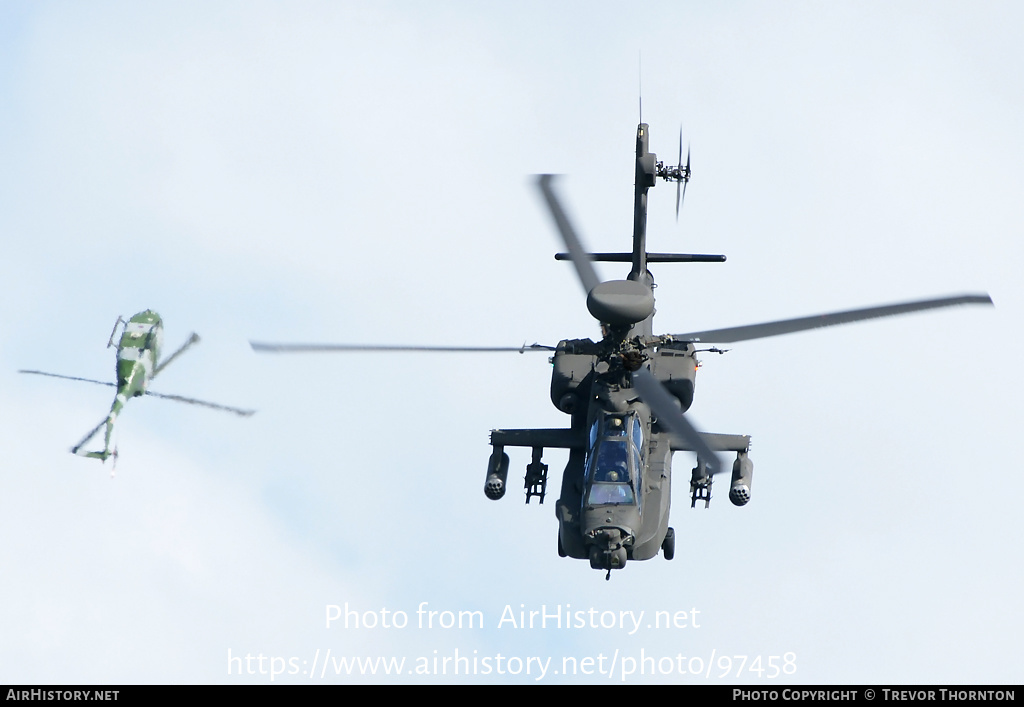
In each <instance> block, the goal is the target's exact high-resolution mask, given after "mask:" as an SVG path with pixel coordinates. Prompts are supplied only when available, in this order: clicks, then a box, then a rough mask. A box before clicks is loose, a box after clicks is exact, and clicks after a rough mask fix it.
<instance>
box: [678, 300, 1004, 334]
mask: <svg viewBox="0 0 1024 707" xmlns="http://www.w3.org/2000/svg"><path fill="white" fill-rule="evenodd" d="M959 304H992V298H991V297H989V296H988V295H987V294H980V295H956V296H952V297H940V298H938V299H928V300H920V301H916V302H901V303H898V304H888V305H883V306H881V307H866V308H864V309H850V310H846V311H844V312H829V313H825V314H815V315H812V316H809V317H798V318H796V319H780V320H779V321H775V322H765V323H763V324H748V325H747V326H738V327H732V328H728V329H708V330H707V331H694V332H688V333H686V334H672V335H671V336H669V337H666V338H667V339H670V340H672V341H691V342H700V343H717V344H731V343H735V342H737V341H749V340H751V339H763V338H765V337H769V336H780V335H782V334H792V333H794V332H798V331H806V330H808V329H818V328H820V327H827V326H836V325H838V324H850V323H852V322H859V321H862V320H864V319H878V318H880V317H891V316H895V315H897V314H907V313H909V312H920V311H923V310H926V309H938V308H940V307H952V306H954V305H959Z"/></svg>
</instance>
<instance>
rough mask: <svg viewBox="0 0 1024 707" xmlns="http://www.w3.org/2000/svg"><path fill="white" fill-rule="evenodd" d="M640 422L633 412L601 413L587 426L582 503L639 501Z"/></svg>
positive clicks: (635, 502)
mask: <svg viewBox="0 0 1024 707" xmlns="http://www.w3.org/2000/svg"><path fill="white" fill-rule="evenodd" d="M643 448H644V444H643V425H642V424H641V423H640V419H639V417H638V416H637V415H636V413H632V412H630V413H625V414H607V413H606V414H604V415H602V416H601V417H600V418H598V419H597V420H595V421H594V424H593V426H592V427H591V429H590V452H589V454H588V457H587V492H586V494H585V505H588V506H600V505H610V504H626V503H630V504H638V494H637V493H636V489H638V488H640V476H641V473H642V470H643V463H642V458H641V451H640V450H642V449H643Z"/></svg>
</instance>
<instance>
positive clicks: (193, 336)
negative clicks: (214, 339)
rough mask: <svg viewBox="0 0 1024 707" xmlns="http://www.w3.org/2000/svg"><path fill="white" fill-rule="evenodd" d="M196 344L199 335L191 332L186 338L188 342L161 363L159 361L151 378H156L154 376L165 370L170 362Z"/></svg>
mask: <svg viewBox="0 0 1024 707" xmlns="http://www.w3.org/2000/svg"><path fill="white" fill-rule="evenodd" d="M198 343H199V335H198V334H196V333H195V332H192V334H191V336H189V337H188V341H186V342H185V343H184V344H182V345H181V348H179V349H178V350H177V351H175V352H174V353H172V354H171V355H170V356H168V357H167V358H165V359H164V360H163V361H161V362H160V363H158V364H157V367H156V369H155V370H154V371H153V377H154V378H156V376H157V375H158V374H159V373H160V371H162V370H164V369H165V368H167V366H169V365H170V364H171V361H173V360H174V359H176V358H178V356H181V355H182V354H183V353H185V352H186V351H188V349H189V348H190V347H191V346H192V345H193V344H198Z"/></svg>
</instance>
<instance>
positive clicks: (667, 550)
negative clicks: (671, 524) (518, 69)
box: [661, 528, 676, 560]
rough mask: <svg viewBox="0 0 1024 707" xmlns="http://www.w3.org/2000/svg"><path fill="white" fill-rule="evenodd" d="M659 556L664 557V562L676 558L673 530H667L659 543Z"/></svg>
mask: <svg viewBox="0 0 1024 707" xmlns="http://www.w3.org/2000/svg"><path fill="white" fill-rule="evenodd" d="M661 554H662V555H664V556H665V559H666V560H671V559H672V558H673V557H675V556H676V531H675V529H673V528H669V529H668V532H667V533H665V539H664V540H662V541H661Z"/></svg>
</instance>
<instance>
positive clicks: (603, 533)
mask: <svg viewBox="0 0 1024 707" xmlns="http://www.w3.org/2000/svg"><path fill="white" fill-rule="evenodd" d="M647 145H648V130H647V125H646V124H643V123H641V124H640V126H639V127H638V130H637V138H636V182H635V194H634V212H633V250H632V252H631V253H588V252H586V251H585V250H584V248H583V247H582V245H581V243H580V239H579V238H578V237H577V235H576V233H575V231H574V229H573V227H572V225H571V224H570V222H569V220H568V218H567V217H566V215H565V212H564V211H563V209H562V207H561V204H560V202H559V200H558V199H557V197H556V196H555V193H554V191H553V190H552V187H551V181H552V179H553V177H552V176H551V175H540V176H539V177H538V187H539V188H540V191H541V194H542V195H543V198H544V200H545V202H546V204H547V207H548V209H549V210H550V212H551V216H552V217H553V219H554V222H555V226H556V227H557V229H558V232H559V234H560V235H561V237H562V240H563V241H564V243H565V245H566V248H567V249H568V253H558V254H557V255H556V256H555V257H556V258H557V259H559V260H571V261H572V262H573V264H574V265H575V269H576V272H577V275H578V276H579V279H580V282H581V283H582V285H583V289H584V291H585V292H586V295H587V309H588V310H589V312H590V314H591V315H592V316H593V317H594V318H595V319H597V320H598V322H599V323H600V325H601V334H602V338H601V339H600V340H599V341H596V342H595V341H592V340H590V339H572V340H563V341H560V342H559V343H558V345H557V346H555V347H551V346H542V345H539V344H533V345H531V346H526V345H524V346H522V347H494V348H491V347H453V346H375V345H361V344H265V343H255V342H252V343H251V345H252V347H253V349H254V350H256V351H262V352H276V353H288V352H322V351H348V352H353V351H470V352H472V351H518V352H520V353H523V352H526V351H547V352H552V353H553V355H552V357H551V363H552V365H553V372H552V377H551V402H552V403H553V404H554V405H555V407H557V408H558V409H559V410H561V411H562V412H564V413H566V414H568V415H569V416H570V419H571V422H570V425H569V427H566V428H557V429H495V430H492V431H491V440H490V444H491V447H492V448H493V451H492V453H491V456H490V460H489V462H488V465H487V476H486V481H485V485H484V492H485V494H486V495H487V497H488V498H490V499H493V500H497V499H500V498H501V497H502V496H504V494H505V488H506V481H507V478H508V467H509V457H508V454H506V453H505V451H504V449H505V447H528V448H530V449H532V460H531V462H530V463H529V464H528V465H527V467H526V477H525V490H526V503H529V502H530V499H531V498H533V497H537V498H539V500H540V502H541V503H543V502H544V497H545V494H546V492H547V481H548V466H547V464H544V463H543V461H542V457H543V453H544V450H545V449H550V448H562V449H568V450H569V461H568V463H567V464H566V467H565V471H564V472H563V474H562V485H561V496H560V498H559V499H558V501H557V502H556V504H555V515H556V516H557V518H558V525H559V528H558V554H559V555H560V556H562V557H566V556H568V557H573V558H578V559H589V560H590V566H591V567H593V568H594V569H598V570H607V574H606V575H605V578H606V579H608V578H609V577H610V576H611V570H613V569H621V568H623V567H624V566H625V565H626V562H627V561H629V560H647V559H650V558H652V557H654V556H655V555H657V554H658V552H659V550H660V551H661V553H662V554H663V555H664V557H665V559H668V560H671V559H672V558H673V557H674V555H675V531H674V530H673V528H671V527H669V524H668V523H669V505H670V501H671V471H672V453H673V452H676V451H691V452H696V455H697V464H696V466H695V468H694V469H693V471H692V474H691V478H690V499H691V502H690V505H691V507H694V506H696V504H697V502H698V501H704V504H705V507H707V506H708V505H709V504H710V501H711V486H712V481H713V479H714V477H715V475H716V474H718V473H721V472H723V471H725V469H726V467H725V465H724V464H723V462H722V461H721V459H720V458H719V454H718V453H719V452H735V453H736V459H735V461H734V462H733V464H732V481H731V485H730V490H729V498H730V500H731V501H732V502H733V503H734V504H735V505H737V506H742V505H745V504H746V503H747V502H748V501H749V500H750V487H751V480H752V476H753V463H752V462H751V460H750V458H749V456H748V452H749V450H750V437H749V436H747V435H735V434H704V433H701V432H698V431H697V430H696V429H695V428H694V426H693V425H692V424H691V423H690V422H689V421H688V420H687V418H686V416H685V415H684V413H685V412H686V411H687V410H688V409H689V407H690V405H691V403H692V402H693V393H694V381H695V378H696V373H697V368H698V365H699V364H698V361H697V353H699V352H700V351H709V352H715V353H723V351H722V350H721V349H718V348H714V347H712V348H706V349H701V350H698V349H697V348H696V346H697V345H698V344H700V345H706V344H722V343H733V342H737V341H746V340H750V339H758V338H763V337H769V336H778V335H780V334H788V333H792V332H798V331H804V330H807V329H813V328H818V327H825V326H833V325H837V324H847V323H850V322H856V321H861V320H864V319H872V318H877V317H887V316H892V315H896V314H904V313H907V312H915V311H920V310H926V309H935V308H939V307H948V306H952V305H958V304H992V300H991V298H990V297H989V296H988V295H987V294H970V295H959V296H951V297H942V298H938V299H930V300H922V301H916V302H904V303H899V304H890V305H884V306H879V307H869V308H865V309H855V310H848V311H842V312H832V313H826V314H819V315H814V316H809V317H800V318H797V319H785V320H779V321H773V322H766V323H762V324H753V325H748V326H741V327H733V328H728V329H714V330H709V331H697V332H689V333H684V334H670V335H655V334H654V333H653V327H652V322H653V317H654V279H653V277H652V276H651V273H650V272H649V271H648V269H647V265H648V263H673V262H675V263H680V262H724V261H725V256H724V255H702V254H675V253H648V252H647V246H646V237H647V236H646V231H647V191H648V189H650V188H651V187H653V186H655V184H656V181H657V179H658V178H661V179H664V180H666V181H669V182H675V183H676V209H677V211H676V213H677V216H678V208H679V204H680V201H681V197H680V190H679V188H680V186H682V187H683V189H684V192H683V193H684V194H685V186H686V184H687V183H688V182H689V179H690V173H691V172H690V159H689V154H687V160H686V164H685V165H684V164H683V162H682V137H681V136H680V149H679V161H678V164H677V165H676V166H671V165H668V166H666V165H665V164H664V163H662V162H658V161H657V158H656V156H655V155H654V154H652V153H650V152H649V151H648V148H647ZM592 261H602V262H631V263H632V269H631V271H630V273H629V275H628V276H627V278H626V279H625V280H609V281H605V282H602V281H601V280H600V279H599V278H598V276H597V274H596V273H595V271H594V268H593V265H592Z"/></svg>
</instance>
